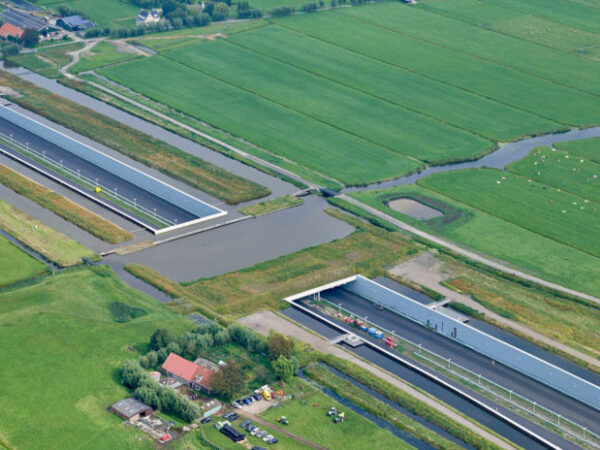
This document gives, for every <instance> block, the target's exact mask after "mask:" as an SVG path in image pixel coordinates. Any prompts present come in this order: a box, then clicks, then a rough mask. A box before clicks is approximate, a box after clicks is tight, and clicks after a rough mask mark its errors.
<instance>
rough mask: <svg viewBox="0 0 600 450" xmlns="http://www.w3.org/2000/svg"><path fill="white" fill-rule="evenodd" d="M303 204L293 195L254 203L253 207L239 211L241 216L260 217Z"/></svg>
mask: <svg viewBox="0 0 600 450" xmlns="http://www.w3.org/2000/svg"><path fill="white" fill-rule="evenodd" d="M303 203H304V200H302V199H301V198H298V197H294V196H293V195H284V196H283V197H278V198H274V199H273V200H267V201H265V202H260V203H255V204H254V205H250V206H247V207H245V208H242V209H240V212H241V213H242V214H246V215H247V216H262V215H263V214H268V213H271V212H274V211H279V210H280V209H286V208H291V207H292V206H298V205H301V204H303Z"/></svg>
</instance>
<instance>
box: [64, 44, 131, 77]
mask: <svg viewBox="0 0 600 450" xmlns="http://www.w3.org/2000/svg"><path fill="white" fill-rule="evenodd" d="M116 45H117V44H114V43H111V42H108V41H101V42H98V43H97V44H96V45H94V47H92V49H91V51H90V52H88V53H87V54H86V53H82V54H81V56H80V59H79V62H78V63H77V64H74V65H73V66H71V67H69V69H68V70H69V72H71V73H80V72H85V71H88V70H93V69H97V68H98V67H102V66H106V65H109V64H116V63H119V62H123V61H127V60H130V59H135V58H139V57H140V55H138V54H137V53H136V52H135V50H134V51H133V53H132V52H131V50H129V51H128V49H123V50H121V51H119V49H118V48H117V47H116Z"/></svg>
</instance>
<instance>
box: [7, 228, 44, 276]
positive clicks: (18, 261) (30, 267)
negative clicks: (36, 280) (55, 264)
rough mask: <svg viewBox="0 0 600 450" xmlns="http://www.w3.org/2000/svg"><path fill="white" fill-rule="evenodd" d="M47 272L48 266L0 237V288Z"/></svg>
mask: <svg viewBox="0 0 600 450" xmlns="http://www.w3.org/2000/svg"><path fill="white" fill-rule="evenodd" d="M45 271H46V266H45V265H44V264H43V263H41V262H39V261H38V260H37V259H35V258H33V257H31V256H29V255H28V254H27V253H25V252H24V251H23V250H21V249H20V248H19V247H17V246H16V245H14V244H13V243H11V242H10V241H9V240H8V239H6V238H5V237H4V236H0V287H2V286H8V285H9V284H13V283H16V282H17V281H21V280H26V279H28V278H32V277H34V276H36V275H39V274H42V273H44V272H45Z"/></svg>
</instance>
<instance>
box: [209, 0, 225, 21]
mask: <svg viewBox="0 0 600 450" xmlns="http://www.w3.org/2000/svg"><path fill="white" fill-rule="evenodd" d="M211 17H212V19H213V20H214V21H215V22H220V21H222V20H226V19H227V18H228V17H229V6H227V4H226V3H222V2H218V3H215V6H214V8H213V10H212V14H211Z"/></svg>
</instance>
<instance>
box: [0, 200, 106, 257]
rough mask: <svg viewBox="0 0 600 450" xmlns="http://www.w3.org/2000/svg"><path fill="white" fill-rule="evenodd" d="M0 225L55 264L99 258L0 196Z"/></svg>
mask: <svg viewBox="0 0 600 450" xmlns="http://www.w3.org/2000/svg"><path fill="white" fill-rule="evenodd" d="M0 229H2V230H3V231H4V232H6V233H8V234H10V235H11V236H12V237H14V238H15V239H17V240H19V241H21V242H22V243H23V244H25V245H26V246H27V247H29V248H31V249H33V250H35V251H36V252H38V253H39V254H41V255H43V256H44V257H45V258H47V259H49V260H50V261H53V262H54V263H56V264H58V265H59V266H63V267H68V266H74V265H76V264H79V263H81V261H82V259H83V258H87V259H91V260H97V259H99V256H98V254H97V253H96V252H94V251H93V250H90V249H88V248H87V247H84V246H83V245H81V244H80V243H79V242H77V241H75V240H73V239H71V238H70V237H68V236H65V235H64V234H62V233H59V232H58V231H56V230H54V229H52V228H50V227H49V226H47V225H45V224H44V223H42V222H40V221H39V220H36V219H34V218H33V217H31V216H30V215H28V214H26V213H24V212H23V211H21V210H20V209H17V208H15V207H14V206H12V205H11V204H10V203H7V202H5V201H3V200H0Z"/></svg>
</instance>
